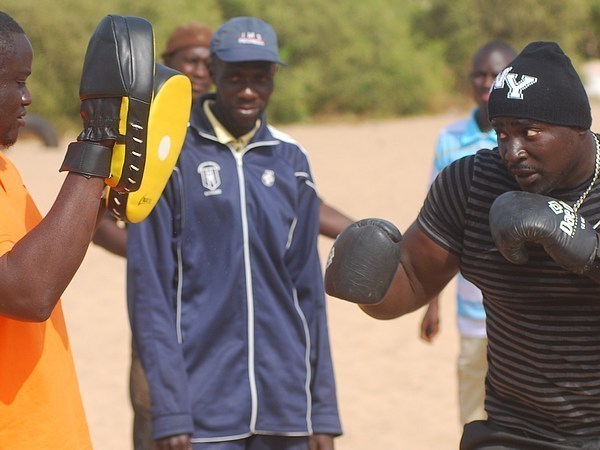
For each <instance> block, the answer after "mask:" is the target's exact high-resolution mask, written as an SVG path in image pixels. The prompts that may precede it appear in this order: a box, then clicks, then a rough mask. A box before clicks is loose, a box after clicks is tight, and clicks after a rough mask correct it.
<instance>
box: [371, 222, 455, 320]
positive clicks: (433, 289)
mask: <svg viewBox="0 0 600 450" xmlns="http://www.w3.org/2000/svg"><path fill="white" fill-rule="evenodd" d="M399 245H400V248H401V252H400V254H401V257H400V264H399V265H398V269H397V270H396V275H395V277H394V279H393V281H392V284H391V286H390V287H389V289H388V290H387V293H386V294H385V297H384V298H383V300H382V301H381V302H379V303H377V304H374V305H360V307H361V309H362V310H363V311H364V312H365V313H367V314H368V315H370V316H372V317H375V318H376V319H393V318H396V317H399V316H402V315H404V314H407V313H410V312H412V311H415V310H417V309H419V308H421V307H422V306H424V305H425V304H427V303H428V302H429V301H430V300H432V299H433V298H434V297H435V296H437V295H438V294H439V293H440V292H441V291H442V289H443V288H444V287H445V286H446V285H447V284H448V283H449V282H450V280H452V278H453V277H454V275H456V273H457V272H458V268H459V260H458V257H457V256H455V255H453V254H451V253H450V252H448V251H447V250H445V249H444V248H443V247H440V246H439V245H438V244H436V243H435V242H434V241H432V240H431V239H430V238H429V237H427V235H425V233H423V232H422V231H421V230H420V229H419V227H418V225H417V224H416V223H413V224H412V225H411V226H410V228H409V229H408V230H407V231H406V233H405V234H404V236H403V239H402V241H401V242H400V243H399Z"/></svg>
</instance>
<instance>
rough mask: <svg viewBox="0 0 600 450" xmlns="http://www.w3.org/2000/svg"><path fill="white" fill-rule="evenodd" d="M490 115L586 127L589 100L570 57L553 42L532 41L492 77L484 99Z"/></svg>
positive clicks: (492, 116)
mask: <svg viewBox="0 0 600 450" xmlns="http://www.w3.org/2000/svg"><path fill="white" fill-rule="evenodd" d="M488 112H489V118H490V120H491V119H493V118H494V117H519V118H524V119H532V120H537V121H540V122H545V123H550V124H554V125H562V126H569V127H579V128H583V129H586V130H587V129H589V128H590V126H591V125H592V113H591V109H590V102H589V100H588V96H587V94H586V92H585V88H584V87H583V83H582V82H581V79H580V78H579V75H577V72H576V71H575V68H574V67H573V64H572V63H571V60H570V59H569V57H568V56H567V55H565V54H564V52H563V51H562V49H561V48H560V47H559V46H558V44H556V43H555V42H532V43H530V44H529V45H527V46H526V47H525V48H524V49H523V50H522V51H521V53H519V54H518V55H517V57H516V58H515V59H514V60H513V61H512V62H511V63H510V64H509V65H508V66H507V67H506V68H505V69H504V70H503V71H502V72H500V74H498V76H497V77H496V80H495V82H494V84H493V85H492V87H491V89H490V99H489V103H488Z"/></svg>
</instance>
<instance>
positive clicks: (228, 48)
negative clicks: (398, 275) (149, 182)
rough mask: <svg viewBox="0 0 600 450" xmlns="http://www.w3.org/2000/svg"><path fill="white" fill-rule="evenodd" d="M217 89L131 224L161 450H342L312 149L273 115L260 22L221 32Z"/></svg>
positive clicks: (130, 280)
mask: <svg viewBox="0 0 600 450" xmlns="http://www.w3.org/2000/svg"><path fill="white" fill-rule="evenodd" d="M210 49H211V56H210V60H209V71H210V74H211V78H212V80H213V83H214V85H215V87H216V90H215V93H214V94H207V95H204V96H202V97H201V98H200V99H199V100H198V101H197V102H196V103H195V104H194V106H193V108H192V115H191V117H190V126H189V129H188V135H187V138H186V141H185V144H184V146H183V149H182V151H181V155H180V159H179V163H178V166H177V168H176V171H175V172H174V173H173V176H172V177H171V179H170V181H169V183H168V185H167V188H166V189H165V193H164V195H163V197H162V198H161V201H160V202H159V203H158V205H157V207H156V208H155V209H154V210H153V211H152V213H151V214H150V215H149V216H148V218H147V219H146V220H144V221H142V222H140V223H135V224H131V225H130V226H129V227H128V243H127V291H128V305H129V312H130V318H131V325H132V333H133V336H134V341H135V345H136V347H137V349H138V351H139V353H140V357H141V360H142V362H143V365H144V369H145V372H146V374H147V378H148V382H149V386H150V393H151V398H152V434H153V438H154V439H155V443H156V445H157V447H158V448H160V449H175V448H181V449H191V448H192V446H193V448H195V449H197V450H200V449H202V450H204V449H206V450H208V449H211V450H212V449H214V450H217V449H231V450H234V449H240V450H251V449H256V450H258V449H260V450H308V449H309V448H310V449H314V450H332V449H333V438H334V436H337V435H339V434H341V426H340V423H339V415H338V408H337V399H336V392H335V381H334V376H333V364H332V361H331V355H330V347H329V337H328V327H327V314H326V308H325V293H324V290H323V280H322V272H321V265H320V262H319V255H318V252H317V238H318V234H319V203H320V201H319V198H318V196H317V192H316V190H315V184H314V180H313V179H312V171H311V168H310V164H309V162H308V159H307V155H306V153H305V152H304V150H303V149H302V147H300V146H299V145H298V144H297V143H296V142H295V141H294V140H292V139H291V138H290V137H289V136H287V135H286V134H285V133H282V132H281V131H279V130H277V129H276V128H275V127H273V126H272V125H270V124H268V121H267V118H266V116H265V114H264V111H265V109H266V108H267V105H268V103H269V99H270V97H271V94H272V93H273V90H274V86H275V85H274V77H275V74H276V72H277V69H278V67H279V65H280V64H282V62H281V60H280V59H279V50H278V43H277V36H276V34H275V31H274V30H273V28H272V27H271V26H270V25H269V24H267V23H265V22H263V21H262V20H260V19H257V18H253V17H237V18H233V19H231V20H229V21H227V22H225V23H224V24H223V25H222V26H221V27H220V28H219V29H218V30H217V31H216V33H215V35H214V36H213V38H212V40H211V47H210Z"/></svg>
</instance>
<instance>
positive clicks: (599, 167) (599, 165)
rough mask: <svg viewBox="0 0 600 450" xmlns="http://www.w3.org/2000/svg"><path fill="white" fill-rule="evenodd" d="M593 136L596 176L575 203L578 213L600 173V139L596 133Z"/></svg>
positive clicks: (575, 210)
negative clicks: (599, 139)
mask: <svg viewBox="0 0 600 450" xmlns="http://www.w3.org/2000/svg"><path fill="white" fill-rule="evenodd" d="M592 136H594V141H596V166H595V167H594V176H593V177H592V182H591V183H590V185H589V186H588V187H587V189H586V190H585V191H584V192H583V194H581V197H579V200H577V201H576V202H575V204H574V205H573V211H574V212H575V214H577V211H578V210H579V207H580V206H581V204H582V203H583V201H584V200H585V198H586V197H587V196H588V194H589V193H590V191H591V190H592V188H593V187H594V184H595V183H596V180H597V179H598V175H599V174H600V142H599V141H598V136H596V133H592Z"/></svg>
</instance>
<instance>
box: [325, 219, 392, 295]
mask: <svg viewBox="0 0 600 450" xmlns="http://www.w3.org/2000/svg"><path fill="white" fill-rule="evenodd" d="M401 240H402V234H401V233H400V231H399V230H398V228H396V227H395V226H394V225H393V224H392V223H390V222H388V221H387V220H383V219H362V220H359V221H358V222H354V223H352V224H351V225H350V226H348V227H347V228H346V229H345V230H344V231H342V233H340V235H339V236H338V237H337V239H336V240H335V242H334V243H333V247H332V248H331V251H330V253H329V258H328V260H327V268H326V271H325V291H326V292H327V294H329V295H332V296H334V297H338V298H341V299H343V300H347V301H350V302H354V303H360V304H375V303H378V302H380V301H381V300H382V299H383V297H384V296H385V294H386V292H387V290H388V289H389V287H390V284H391V283H392V280H393V279H394V275H395V274H396V269H397V268H398V264H399V263H400V247H399V246H398V243H399V242H400V241H401Z"/></svg>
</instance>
